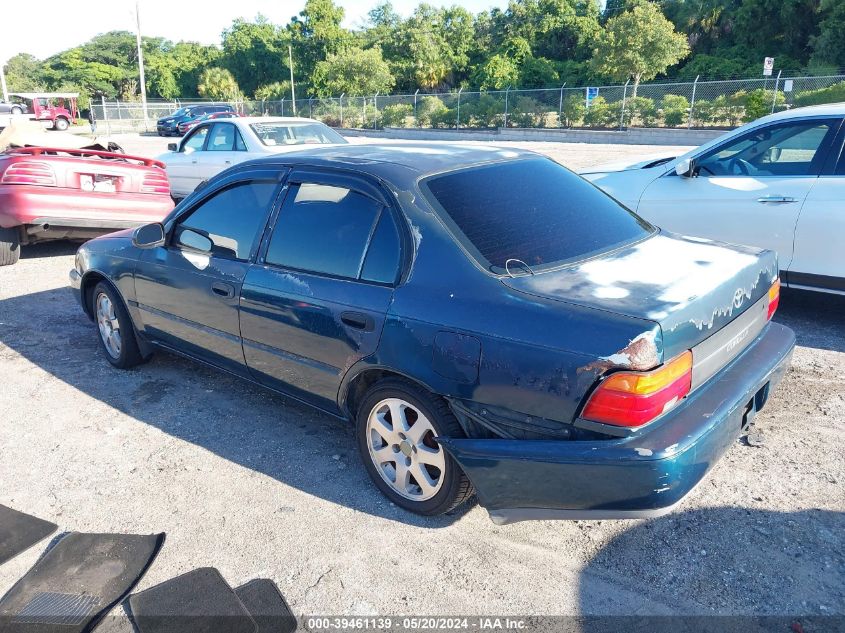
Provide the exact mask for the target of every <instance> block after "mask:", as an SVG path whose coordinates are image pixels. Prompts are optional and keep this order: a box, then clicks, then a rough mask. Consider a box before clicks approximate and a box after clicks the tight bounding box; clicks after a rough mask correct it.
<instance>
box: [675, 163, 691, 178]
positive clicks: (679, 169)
mask: <svg viewBox="0 0 845 633" xmlns="http://www.w3.org/2000/svg"><path fill="white" fill-rule="evenodd" d="M694 170H695V161H694V160H693V159H691V158H685V159H683V160H682V161H680V162H679V163H678V164H677V165H675V173H676V174H677V175H678V176H680V177H681V178H692V177H693V176H695V171H694Z"/></svg>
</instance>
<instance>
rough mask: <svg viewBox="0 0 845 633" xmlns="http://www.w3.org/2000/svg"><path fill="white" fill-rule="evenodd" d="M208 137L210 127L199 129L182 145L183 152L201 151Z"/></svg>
mask: <svg viewBox="0 0 845 633" xmlns="http://www.w3.org/2000/svg"><path fill="white" fill-rule="evenodd" d="M206 136H208V126H206V127H201V128H199V129H198V130H197V131H196V132H194V133H193V134H192V135H191V136H190V137H188V140H187V141H185V144H184V145H182V151H189V152H196V151H199V150H201V149H202V146H203V143H205V137H206Z"/></svg>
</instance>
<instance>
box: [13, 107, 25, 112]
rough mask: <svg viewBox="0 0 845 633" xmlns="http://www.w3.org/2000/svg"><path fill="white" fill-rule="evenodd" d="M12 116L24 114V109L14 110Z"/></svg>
mask: <svg viewBox="0 0 845 633" xmlns="http://www.w3.org/2000/svg"><path fill="white" fill-rule="evenodd" d="M12 114H23V109H22V108H17V107H15V108H12Z"/></svg>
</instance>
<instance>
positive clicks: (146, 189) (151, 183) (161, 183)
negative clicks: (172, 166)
mask: <svg viewBox="0 0 845 633" xmlns="http://www.w3.org/2000/svg"><path fill="white" fill-rule="evenodd" d="M141 193H170V182H169V181H168V180H167V173H166V172H164V171H159V170H156V171H151V172H149V173H147V174H145V175H144V180H143V181H142V182H141Z"/></svg>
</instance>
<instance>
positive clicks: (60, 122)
mask: <svg viewBox="0 0 845 633" xmlns="http://www.w3.org/2000/svg"><path fill="white" fill-rule="evenodd" d="M53 127H54V128H55V129H57V130H58V131H59V132H64V131H65V130H66V129H68V128H69V127H70V121H68V120H67V119H63V118H61V117H59V118H58V119H56V120H55V121H54V122H53Z"/></svg>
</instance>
